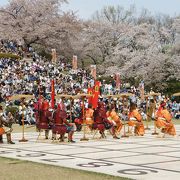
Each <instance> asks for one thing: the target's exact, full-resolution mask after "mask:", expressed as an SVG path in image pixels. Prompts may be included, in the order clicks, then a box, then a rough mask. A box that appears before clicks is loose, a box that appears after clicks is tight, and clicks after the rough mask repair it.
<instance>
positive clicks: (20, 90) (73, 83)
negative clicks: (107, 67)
mask: <svg viewBox="0 0 180 180" xmlns="http://www.w3.org/2000/svg"><path fill="white" fill-rule="evenodd" d="M0 48H1V52H4V53H13V54H17V55H20V56H24V54H25V53H31V54H32V60H28V61H27V60H25V59H22V60H18V59H12V58H1V59H0V103H5V105H6V106H12V102H10V101H9V97H11V96H13V95H15V94H33V95H34V96H35V97H36V98H37V97H38V95H39V93H40V92H39V91H41V93H42V94H43V96H44V97H45V98H46V99H48V100H49V101H50V92H51V80H52V79H54V80H55V93H56V94H71V95H75V94H77V93H87V88H88V87H93V86H94V79H93V78H92V76H91V75H90V73H89V71H88V70H84V69H78V70H77V71H74V70H72V66H71V64H69V63H66V61H65V60H63V59H62V60H59V61H58V62H57V63H56V64H53V63H51V61H49V60H46V59H44V58H42V57H40V56H38V55H37V53H36V52H35V51H34V49H33V48H32V47H28V48H23V46H22V44H21V42H19V43H17V42H13V41H3V40H2V41H1V43H0ZM115 83H116V82H115V80H114V79H113V77H112V81H111V83H109V84H107V83H105V81H102V82H101V89H100V90H101V95H102V94H115V93H117V89H116V84H115ZM123 91H127V89H125V90H123ZM128 91H129V92H132V93H133V94H134V96H133V97H131V101H134V102H136V103H137V104H138V106H139V107H141V110H142V113H143V112H145V111H146V105H147V103H146V102H142V101H140V98H139V90H138V88H135V87H131V88H130V89H129V90H128ZM118 92H120V90H118ZM159 98H162V97H159ZM14 103H15V105H16V106H18V114H16V119H17V122H18V123H19V124H21V118H22V117H21V116H22V113H23V114H25V119H26V122H27V124H34V123H35V118H34V113H33V104H34V101H30V102H28V103H27V104H26V105H24V104H21V102H20V101H15V102H14ZM69 104H70V102H69V101H67V106H69ZM79 104H80V103H79V102H78V101H77V102H74V109H76V110H77V111H78V109H79V108H78V106H79ZM167 104H168V108H169V109H170V110H171V112H172V115H173V117H175V118H179V116H180V115H179V109H180V104H179V103H177V102H176V101H175V100H174V101H171V100H169V99H168V100H167ZM23 106H25V107H23ZM117 108H119V107H118V106H117ZM22 111H24V112H22ZM74 113H75V112H74ZM79 113H80V112H79ZM14 115H15V114H14ZM6 116H8V114H6ZM9 116H10V115H9Z"/></svg>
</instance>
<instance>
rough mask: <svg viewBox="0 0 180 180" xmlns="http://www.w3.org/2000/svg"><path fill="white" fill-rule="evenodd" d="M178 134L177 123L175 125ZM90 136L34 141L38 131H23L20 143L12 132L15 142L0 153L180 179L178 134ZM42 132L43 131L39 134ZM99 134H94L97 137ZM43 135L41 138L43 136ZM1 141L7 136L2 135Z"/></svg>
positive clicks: (90, 168) (120, 173)
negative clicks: (114, 136)
mask: <svg viewBox="0 0 180 180" xmlns="http://www.w3.org/2000/svg"><path fill="white" fill-rule="evenodd" d="M176 129H177V134H178V135H179V134H180V125H176ZM152 130H153V128H152V127H151V130H150V131H146V135H145V136H144V137H130V138H121V139H119V140H115V139H113V138H112V137H111V136H110V135H107V139H93V140H92V139H91V137H92V135H87V137H90V140H89V141H87V142H82V141H80V138H81V137H82V133H75V136H74V139H75V140H76V143H71V144H69V143H57V142H54V143H52V142H51V141H50V140H39V141H38V142H36V138H37V135H38V133H26V134H25V138H26V139H28V140H29V141H28V142H26V143H19V142H18V140H19V139H21V133H14V134H13V140H15V142H16V144H15V145H8V144H1V145H0V156H2V157H8V158H16V159H21V160H28V161H32V162H39V163H44V164H50V165H56V166H63V167H70V168H75V169H82V170H87V171H93V172H101V173H105V174H110V175H114V176H121V177H129V178H132V179H143V180H151V179H152V180H155V179H158V180H161V179H162V180H169V179H174V180H176V179H177V180H178V179H180V136H177V137H166V138H158V137H157V136H153V135H151V133H152ZM42 134H44V133H42ZM98 136H99V135H96V137H98ZM42 138H43V137H42ZM4 141H6V139H5V138H4Z"/></svg>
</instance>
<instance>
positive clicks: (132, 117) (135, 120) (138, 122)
mask: <svg viewBox="0 0 180 180" xmlns="http://www.w3.org/2000/svg"><path fill="white" fill-rule="evenodd" d="M128 118H129V122H128V125H129V126H134V127H135V129H134V133H135V135H136V136H143V135H144V133H145V130H144V125H143V122H142V116H141V115H140V113H139V112H138V110H137V109H136V104H134V103H132V104H131V105H130V112H129V115H128Z"/></svg>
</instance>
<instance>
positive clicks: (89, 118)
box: [85, 104, 94, 126]
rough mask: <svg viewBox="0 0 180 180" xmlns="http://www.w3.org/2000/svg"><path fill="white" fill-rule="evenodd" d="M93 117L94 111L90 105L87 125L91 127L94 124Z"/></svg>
mask: <svg viewBox="0 0 180 180" xmlns="http://www.w3.org/2000/svg"><path fill="white" fill-rule="evenodd" d="M93 116H94V110H93V109H92V105H91V104H89V105H88V108H87V109H86V113H85V118H86V124H87V125H90V126H91V125H92V124H93V123H94V120H93Z"/></svg>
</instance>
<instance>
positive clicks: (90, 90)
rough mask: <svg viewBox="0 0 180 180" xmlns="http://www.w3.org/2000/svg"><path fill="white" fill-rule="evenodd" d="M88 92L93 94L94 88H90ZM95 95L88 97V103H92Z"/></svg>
mask: <svg viewBox="0 0 180 180" xmlns="http://www.w3.org/2000/svg"><path fill="white" fill-rule="evenodd" d="M88 94H90V95H93V88H88ZM92 100H93V96H91V97H89V98H88V104H92Z"/></svg>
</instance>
